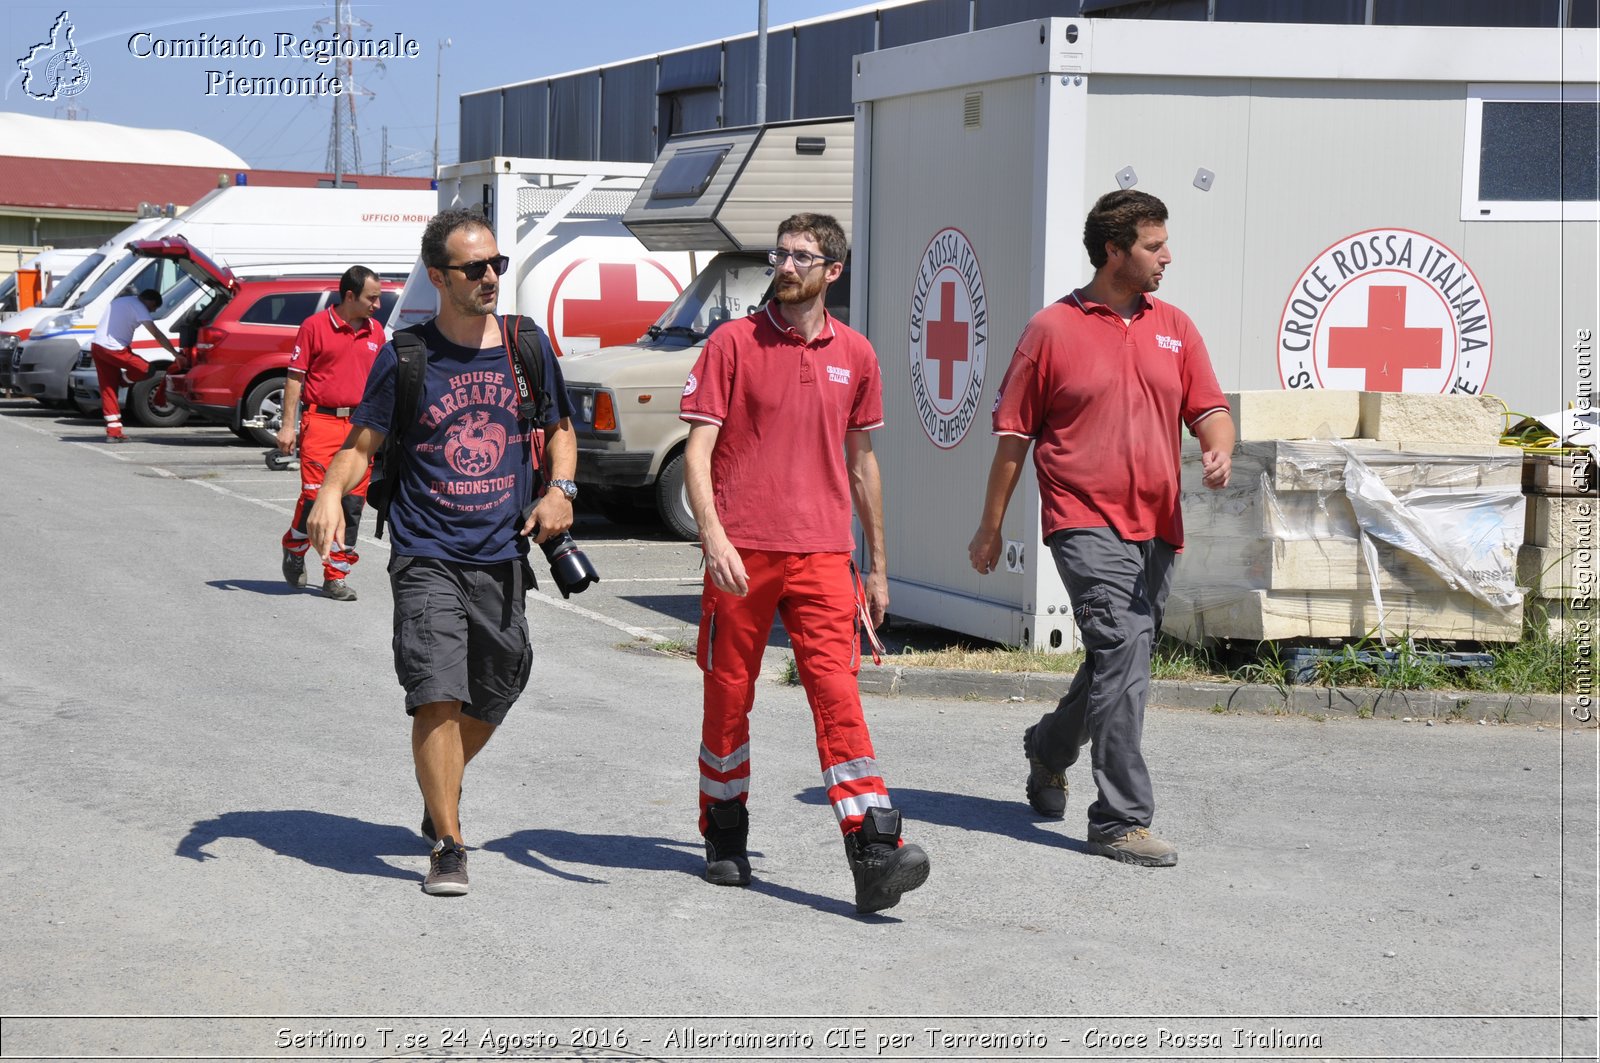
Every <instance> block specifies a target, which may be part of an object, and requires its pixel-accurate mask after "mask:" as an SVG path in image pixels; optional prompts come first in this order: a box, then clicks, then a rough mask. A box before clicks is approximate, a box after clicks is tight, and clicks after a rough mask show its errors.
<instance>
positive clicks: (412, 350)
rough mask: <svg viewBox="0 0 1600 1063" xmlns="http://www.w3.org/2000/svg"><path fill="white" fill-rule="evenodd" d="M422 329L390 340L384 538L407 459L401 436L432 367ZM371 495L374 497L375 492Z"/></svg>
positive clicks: (382, 460) (382, 452)
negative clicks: (391, 363) (392, 360)
mask: <svg viewBox="0 0 1600 1063" xmlns="http://www.w3.org/2000/svg"><path fill="white" fill-rule="evenodd" d="M420 330H421V326H420V325H412V326H411V327H409V328H403V329H401V330H400V331H399V332H396V333H395V334H394V337H393V339H391V340H390V342H391V343H393V344H394V356H395V374H394V412H393V413H391V414H390V415H389V433H388V434H387V435H386V436H384V437H383V446H382V447H380V448H379V449H378V463H379V465H380V466H381V467H382V469H383V475H384V476H385V477H386V478H387V479H388V480H389V484H388V487H387V490H385V491H384V492H383V493H382V494H383V497H382V502H381V504H379V505H376V506H375V507H374V508H375V510H376V511H377V522H376V525H375V527H374V529H373V535H374V536H376V537H377V538H379V539H381V538H383V526H384V524H385V523H387V522H388V518H389V503H390V502H391V501H393V499H394V478H395V477H396V476H398V475H399V472H400V466H401V465H402V464H403V463H404V462H405V448H404V447H402V446H401V445H400V439H401V437H402V436H403V435H404V434H405V426H406V425H408V424H410V423H411V422H412V421H413V420H415V419H416V416H417V406H418V404H419V403H421V401H422V378H423V375H424V374H425V373H426V372H427V368H428V345H427V344H426V343H425V342H423V339H422V334H421V331H420ZM368 497H369V501H370V500H371V496H370V495H369V496H368Z"/></svg>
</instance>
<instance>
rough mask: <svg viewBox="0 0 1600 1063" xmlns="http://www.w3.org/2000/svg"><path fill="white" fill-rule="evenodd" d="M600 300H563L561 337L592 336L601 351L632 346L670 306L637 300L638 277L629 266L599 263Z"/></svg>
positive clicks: (630, 265)
mask: <svg viewBox="0 0 1600 1063" xmlns="http://www.w3.org/2000/svg"><path fill="white" fill-rule="evenodd" d="M599 268H600V298H598V299H563V300H562V301H561V310H562V319H561V320H562V328H561V331H562V334H563V335H566V336H594V337H595V338H597V339H598V340H599V341H600V346H602V347H614V346H617V345H618V344H623V343H632V342H633V341H634V340H636V339H638V338H639V337H640V336H641V335H643V334H644V331H645V329H647V328H649V327H650V326H651V325H653V324H655V321H656V318H658V317H660V316H661V312H662V311H663V310H665V309H666V308H667V307H668V306H670V305H671V304H670V303H669V302H657V301H655V300H652V299H640V298H639V274H638V273H637V272H636V270H635V268H634V265H633V263H631V262H602V263H600V267H599Z"/></svg>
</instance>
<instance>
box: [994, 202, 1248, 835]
mask: <svg viewBox="0 0 1600 1063" xmlns="http://www.w3.org/2000/svg"><path fill="white" fill-rule="evenodd" d="M1083 246H1084V249H1085V250H1086V251H1087V252H1088V254H1089V263H1090V265H1092V266H1094V268H1095V272H1094V277H1093V279H1092V280H1090V282H1089V283H1088V284H1087V285H1085V286H1084V287H1082V288H1079V289H1078V290H1076V291H1074V292H1071V293H1069V294H1068V295H1067V296H1066V297H1065V298H1063V299H1060V300H1058V301H1057V302H1054V303H1052V304H1050V305H1049V306H1047V307H1045V308H1044V309H1043V310H1041V311H1039V312H1038V313H1037V314H1035V315H1034V316H1033V319H1032V320H1031V321H1029V322H1028V326H1027V328H1025V329H1023V331H1022V337H1021V338H1020V339H1019V340H1018V341H1017V349H1016V352H1015V353H1014V354H1013V355H1012V357H1011V365H1010V367H1009V368H1008V369H1007V370H1006V375H1005V378H1004V379H1003V380H1002V381H1001V382H1000V394H999V397H998V398H997V399H996V400H995V407H994V432H995V435H997V436H999V437H1000V438H999V444H998V445H997V446H996V448H995V455H994V463H993V464H992V465H991V466H990V468H989V483H988V487H987V490H986V493H985V495H984V501H983V514H982V516H981V517H980V518H979V523H978V531H977V533H976V534H975V535H973V537H972V542H971V544H970V545H969V546H968V548H967V550H968V559H969V560H970V561H971V563H972V567H973V568H975V569H976V570H977V571H979V572H983V573H988V572H993V571H994V569H995V565H996V564H997V563H998V561H999V558H1000V524H1001V521H1002V520H1004V518H1005V512H1006V504H1007V503H1008V502H1009V501H1010V499H1011V493H1012V491H1013V490H1014V489H1015V488H1016V486H1017V478H1018V476H1019V475H1020V473H1021V470H1022V459H1023V458H1025V457H1026V456H1027V454H1028V447H1029V446H1030V445H1031V446H1033V463H1034V467H1035V469H1036V471H1037V473H1038V477H1039V501H1040V519H1041V522H1042V524H1043V529H1042V530H1043V534H1044V541H1045V544H1046V545H1047V546H1048V547H1049V548H1050V553H1051V555H1052V556H1053V557H1054V559H1055V563H1056V570H1057V571H1058V572H1059V573H1060V575H1061V581H1062V583H1063V584H1065V585H1066V588H1067V595H1068V597H1069V598H1070V599H1071V601H1072V612H1073V617H1074V619H1075V620H1076V621H1077V624H1078V630H1079V632H1080V633H1081V634H1082V636H1083V648H1084V654H1085V656H1084V663H1083V667H1081V668H1079V669H1078V672H1077V674H1076V675H1075V676H1073V679H1072V686H1071V687H1070V688H1069V689H1068V691H1067V693H1066V696H1065V697H1063V698H1062V699H1061V701H1060V703H1059V704H1058V705H1057V706H1056V707H1055V709H1054V711H1052V712H1048V713H1046V714H1045V715H1044V718H1043V719H1041V720H1040V721H1039V722H1038V723H1037V724H1035V725H1033V726H1032V727H1029V728H1028V729H1027V731H1026V732H1024V734H1023V737H1022V747H1023V754H1024V755H1025V756H1026V757H1027V759H1028V769H1029V770H1028V782H1027V795H1028V803H1029V804H1030V805H1031V806H1032V807H1033V810H1034V811H1035V812H1037V813H1039V815H1041V816H1046V817H1048V818H1051V819H1060V818H1061V817H1062V816H1063V815H1064V814H1065V813H1066V804H1067V780H1066V775H1065V774H1064V773H1065V771H1066V769H1067V768H1069V767H1071V766H1072V765H1073V764H1074V763H1075V762H1076V761H1077V759H1078V751H1079V749H1080V748H1081V747H1082V746H1083V745H1084V744H1085V743H1088V742H1092V743H1093V747H1092V754H1091V756H1092V761H1093V772H1094V782H1095V788H1096V790H1097V791H1098V793H1097V796H1096V799H1095V801H1094V803H1093V804H1091V805H1090V806H1089V811H1088V816H1089V848H1090V850H1091V851H1093V852H1095V853H1098V854H1099V855H1101V856H1108V857H1111V858H1112V859H1114V860H1120V861H1122V862H1123V863H1129V864H1137V865H1140V866H1143V867H1171V866H1172V865H1174V864H1176V863H1177V862H1178V850H1177V848H1176V847H1174V846H1173V845H1172V844H1171V843H1170V842H1168V841H1166V840H1165V839H1163V838H1160V837H1158V836H1157V835H1155V834H1153V833H1151V830H1150V825H1151V822H1152V820H1153V818H1154V816H1155V796H1154V793H1153V791H1152V789H1151V785H1150V772H1149V769H1148V768H1147V767H1146V766H1145V761H1144V753H1143V750H1142V748H1141V742H1142V738H1143V733H1144V710H1145V698H1146V695H1147V694H1148V693H1149V690H1150V654H1151V650H1152V649H1153V648H1154V646H1155V640H1156V637H1157V636H1158V635H1159V634H1160V632H1161V611H1162V609H1163V607H1164V606H1165V605H1166V600H1167V591H1168V589H1169V588H1170V587H1171V585H1172V567H1173V562H1174V560H1175V558H1176V555H1177V552H1178V550H1179V549H1181V548H1182V547H1183V513H1182V511H1181V510H1180V509H1179V506H1178V497H1179V492H1178V429H1179V426H1180V425H1182V426H1184V427H1187V428H1188V429H1189V431H1190V432H1192V433H1193V434H1194V435H1195V437H1196V438H1197V439H1199V441H1200V450H1201V467H1202V471H1203V475H1204V481H1205V485H1206V486H1207V487H1209V488H1211V489H1212V490H1220V489H1222V488H1224V487H1226V486H1228V475H1229V472H1230V469H1231V467H1232V454H1233V441H1234V431H1233V418H1232V417H1231V416H1229V414H1228V403H1227V400H1226V399H1225V398H1224V397H1223V394H1222V391H1221V389H1219V388H1218V387H1217V377H1216V373H1215V372H1214V371H1213V370H1212V368H1211V358H1210V356H1209V355H1208V354H1207V353H1206V346H1205V342H1204V341H1203V340H1202V339H1201V338H1200V332H1199V330H1197V329H1196V328H1195V327H1194V322H1192V321H1190V320H1189V317H1188V315H1186V314H1185V313H1184V312H1183V311H1182V310H1179V309H1178V308H1177V307H1175V306H1173V305H1172V304H1171V303H1166V302H1162V301H1161V300H1159V299H1154V298H1151V296H1150V293H1151V292H1154V291H1155V290H1156V289H1157V288H1159V287H1160V286H1161V277H1162V274H1163V273H1164V272H1165V271H1166V268H1167V266H1168V265H1170V264H1171V262H1172V252H1171V251H1170V250H1168V247H1167V208H1166V206H1165V205H1164V204H1163V203H1162V202H1161V201H1160V200H1159V199H1157V198H1156V197H1155V196H1152V195H1150V194H1149V193H1147V192H1137V191H1132V190H1123V191H1117V192H1110V193H1107V194H1106V195H1104V196H1101V197H1100V199H1099V200H1098V201H1097V202H1096V203H1095V205H1094V207H1093V209H1091V210H1090V211H1089V216H1088V218H1087V219H1086V220H1085V221H1084V226H1083Z"/></svg>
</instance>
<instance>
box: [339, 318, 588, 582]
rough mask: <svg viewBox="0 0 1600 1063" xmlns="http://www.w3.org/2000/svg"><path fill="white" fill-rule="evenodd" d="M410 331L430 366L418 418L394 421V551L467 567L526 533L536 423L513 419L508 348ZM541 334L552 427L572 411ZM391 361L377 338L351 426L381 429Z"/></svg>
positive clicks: (507, 548) (390, 389)
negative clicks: (397, 448)
mask: <svg viewBox="0 0 1600 1063" xmlns="http://www.w3.org/2000/svg"><path fill="white" fill-rule="evenodd" d="M418 332H419V333H420V335H421V337H422V340H423V343H424V344H425V345H426V346H427V348H428V367H427V371H426V372H425V373H424V374H423V380H422V395H421V397H420V398H419V399H418V402H417V417H416V419H415V420H414V421H413V422H412V423H411V424H409V425H400V426H398V430H399V431H401V432H403V433H404V435H402V437H401V439H400V443H401V449H402V450H403V451H404V452H405V457H404V460H403V461H402V462H401V463H400V465H401V468H400V476H399V480H398V481H397V484H396V490H395V495H394V501H393V502H392V503H391V504H390V506H389V526H390V528H391V529H393V530H392V531H391V532H390V535H391V542H392V543H393V546H394V552H395V553H397V554H403V555H407V556H412V557H437V558H442V559H444V560H447V561H459V562H463V563H465V564H474V565H487V564H494V563H496V562H500V561H509V560H511V559H513V558H516V557H520V556H522V555H523V554H526V553H527V552H528V539H527V538H526V537H524V536H521V535H518V534H517V532H518V531H519V530H520V529H521V517H522V511H523V510H524V509H526V508H527V506H528V503H529V502H531V501H532V500H533V492H534V490H535V488H536V486H537V484H538V481H539V476H538V474H537V473H536V472H535V471H534V468H533V427H534V426H533V424H532V423H531V422H525V421H522V420H521V419H520V418H518V417H517V406H518V404H519V399H518V395H517V381H516V377H515V376H513V375H512V372H511V363H510V361H509V360H508V358H507V357H506V349H505V347H504V346H495V347H485V348H482V349H477V350H475V349H473V348H470V347H460V346H457V345H456V344H454V343H451V342H450V341H449V340H447V339H445V338H444V337H443V336H442V335H440V333H439V330H438V329H437V328H436V327H435V326H434V323H433V322H432V321H428V322H426V323H425V324H423V325H422V326H421V327H420V328H419V329H418ZM539 341H540V347H541V350H542V354H543V357H544V385H545V390H546V391H548V392H549V393H550V395H551V397H552V399H553V400H554V402H553V405H552V417H553V418H554V420H552V421H551V424H554V423H555V421H556V420H559V419H561V418H563V417H570V416H571V415H572V400H571V398H570V397H569V396H568V395H567V385H566V381H565V380H564V379H563V378H562V375H561V366H560V363H558V362H557V361H556V357H555V352H554V351H553V350H551V348H550V342H549V341H548V340H547V339H546V338H545V336H544V334H543V333H542V332H541V333H540V334H539ZM397 364H398V363H397V361H396V358H395V352H394V344H393V343H387V344H385V345H384V347H383V350H381V351H379V352H378V358H377V361H375V362H373V364H372V372H371V373H370V374H369V375H368V377H367V388H366V393H365V394H364V395H363V396H362V398H361V405H359V406H357V407H356V409H355V412H354V413H353V414H351V416H350V421H351V423H352V424H357V425H361V426H363V427H365V428H372V429H375V430H377V431H379V432H382V433H384V434H385V435H388V434H389V432H390V428H391V426H390V423H389V422H390V420H391V419H392V418H393V416H394V390H395V367H396V365H397ZM529 383H530V384H531V383H532V381H529Z"/></svg>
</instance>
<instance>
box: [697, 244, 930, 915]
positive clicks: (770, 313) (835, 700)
mask: <svg viewBox="0 0 1600 1063" xmlns="http://www.w3.org/2000/svg"><path fill="white" fill-rule="evenodd" d="M846 251H847V248H846V245H845V235H844V230H843V229H842V228H840V226H839V223H838V222H837V221H835V220H834V219H833V218H831V217H829V216H828V215H826V214H796V215H794V216H793V217H791V218H789V219H788V220H786V221H785V222H784V223H783V224H782V225H780V226H779V227H778V247H777V250H775V251H773V252H771V253H770V254H769V255H768V259H769V261H771V263H772V265H773V266H774V267H775V278H774V280H775V284H776V298H775V299H774V300H773V301H772V302H770V303H768V304H767V305H766V307H765V308H764V309H762V310H759V311H757V312H756V313H754V314H751V315H750V316H748V317H745V318H743V319H741V320H737V321H731V322H729V323H727V324H725V325H722V326H721V327H719V328H718V329H717V330H716V331H715V332H713V333H712V334H711V337H710V339H708V340H707V341H706V346H705V350H704V352H703V353H702V354H701V355H700V359H699V360H698V361H697V362H696V363H695V366H694V371H693V372H692V373H690V374H689V379H688V382H687V383H686V384H685V385H684V388H683V399H682V401H681V403H680V412H681V415H682V417H683V419H684V420H685V421H688V422H689V424H690V425H692V427H691V428H690V429H689V443H688V449H687V451H686V457H687V465H688V469H687V476H686V483H687V487H688V491H689V504H690V506H691V507H692V508H693V510H694V516H695V520H696V522H698V524H699V526H700V537H701V543H702V549H703V550H704V552H705V564H706V576H705V588H704V591H703V593H702V596H701V599H700V638H699V645H698V657H699V664H700V668H701V670H702V671H703V672H704V673H705V702H704V714H703V718H702V723H701V740H700V833H701V834H702V835H703V836H704V837H705V842H706V878H707V879H708V880H709V881H711V882H713V883H715V884H717V885H721V886H744V885H747V884H748V883H749V882H750V858H749V853H748V852H747V850H746V842H747V839H748V835H749V824H750V818H749V815H748V813H747V812H746V809H745V800H746V798H747V797H748V796H749V790H750V721H749V716H750V709H751V706H752V705H753V704H754V702H755V694H756V680H757V678H758V677H759V676H760V674H761V654H762V650H763V649H765V647H766V644H767V633H768V632H769V631H770V630H771V629H772V616H773V612H774V610H776V611H778V612H780V613H782V614H783V626H784V628H785V630H787V631H788V633H789V639H790V641H791V642H792V643H793V645H794V659H795V666H796V668H797V670H798V671H799V673H800V682H801V683H802V684H803V685H804V686H805V691H806V697H807V699H808V700H809V701H810V702H811V712H812V715H813V716H814V718H815V723H816V733H817V754H818V757H819V758H820V760H821V763H822V781H823V786H824V787H825V789H826V791H827V797H828V802H829V804H830V805H832V807H833V812H834V816H835V817H836V818H837V819H838V821H839V829H840V830H841V831H843V832H844V847H845V856H846V859H847V861H848V863H849V865H850V870H851V872H852V874H853V875H854V877H855V886H856V908H857V910H859V911H862V912H875V911H880V910H882V909H884V908H889V907H892V906H893V905H895V904H898V903H899V902H900V897H901V895H902V894H903V893H905V892H907V891H909V890H914V889H916V888H917V887H918V886H920V885H922V884H923V882H925V881H926V880H927V878H928V857H927V855H926V854H925V853H924V852H923V851H922V849H921V848H920V847H918V846H915V845H904V844H902V843H901V839H900V813H899V811H897V810H896V809H895V808H893V807H892V806H891V805H890V803H889V792H888V789H887V788H886V787H885V786H884V783H883V779H882V777H881V776H879V774H878V765H877V761H876V759H875V756H874V753H873V748H872V736H871V735H870V734H869V733H868V731H867V723H866V720H865V719H864V718H863V717H862V714H861V695H860V692H859V690H858V689H857V686H856V673H857V672H858V671H859V670H860V666H861V650H860V643H859V642H858V635H857V629H856V623H857V619H858V618H860V617H865V616H870V618H871V621H870V622H871V623H872V624H873V625H877V624H880V623H882V622H883V617H884V613H885V611H886V610H887V609H888V607H889V582H888V575H887V568H886V565H887V561H886V554H885V552H884V539H883V489H882V484H881V481H880V479H879V475H878V459H877V458H876V456H874V454H873V453H872V439H871V436H869V435H868V433H869V432H870V431H871V430H872V429H874V428H877V427H879V426H880V425H882V424H883V390H882V385H881V382H880V379H879V376H878V359H877V355H876V354H874V353H873V350H872V347H871V346H870V345H869V344H868V343H867V340H866V338H865V337H864V336H862V335H861V334H860V333H859V332H855V331H853V330H852V329H850V328H849V326H847V325H845V324H843V323H842V322H840V321H837V320H835V319H834V318H832V317H830V316H829V314H828V312H827V311H826V310H825V309H824V308H823V301H824V296H825V293H826V292H827V289H828V285H830V284H832V283H834V282H835V281H837V280H838V279H839V276H840V274H842V273H843V272H844V257H845V253H846ZM852 500H853V501H854V503H855V510H856V514H857V516H859V517H860V518H861V527H862V530H863V532H864V534H865V536H866V543H867V551H868V553H869V554H870V557H871V569H870V571H869V572H868V573H867V578H866V584H865V588H864V589H863V588H862V586H861V584H860V581H859V578H858V576H857V574H856V571H855V566H854V564H853V563H852V562H851V560H850V553H851V550H852V549H853V547H854V546H855V540H854V536H853V535H852V533H851V529H850V505H851V502H852Z"/></svg>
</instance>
